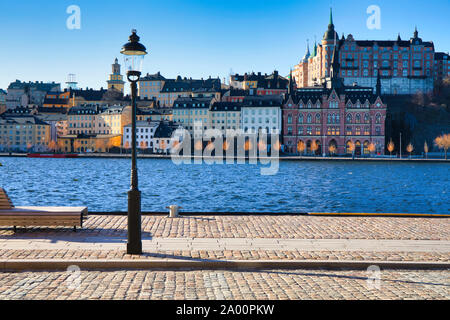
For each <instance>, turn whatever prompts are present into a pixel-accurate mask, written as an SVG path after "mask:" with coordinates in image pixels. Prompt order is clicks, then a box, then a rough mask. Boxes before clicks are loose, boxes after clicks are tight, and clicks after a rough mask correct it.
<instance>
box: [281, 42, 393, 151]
mask: <svg viewBox="0 0 450 320" xmlns="http://www.w3.org/2000/svg"><path fill="white" fill-rule="evenodd" d="M337 54H338V53H337V49H336V48H335V49H334V52H333V59H332V66H331V71H330V77H327V78H326V79H325V81H324V82H323V84H322V85H320V86H319V85H318V86H313V87H303V88H299V89H297V90H295V91H294V90H293V84H292V82H291V83H290V84H289V90H288V94H287V95H286V98H285V102H284V105H283V107H282V108H283V110H282V116H283V145H284V151H285V152H287V153H291V154H312V153H314V152H313V151H312V150H311V149H312V148H311V146H312V145H313V144H315V145H317V147H318V148H317V150H316V151H315V153H316V154H317V155H322V154H329V153H330V147H331V146H334V149H335V152H334V153H335V154H351V153H353V152H352V151H350V150H351V148H349V146H351V145H352V144H353V145H354V146H355V150H354V153H355V154H356V155H368V154H369V153H370V151H369V149H370V148H369V146H370V145H371V144H373V145H374V146H375V152H376V153H378V154H384V151H385V119H386V108H387V106H386V104H385V103H383V101H382V99H381V81H380V76H378V79H377V85H376V90H375V93H374V92H373V91H374V90H373V88H372V87H361V86H356V85H353V86H346V85H344V81H343V79H342V78H341V77H340V73H339V68H340V65H339V62H338V59H335V57H337ZM302 145H304V146H305V148H304V149H305V150H303V151H299V150H302V149H303V148H302ZM331 150H333V148H332V149H331Z"/></svg>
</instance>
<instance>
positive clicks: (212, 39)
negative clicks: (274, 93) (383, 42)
mask: <svg viewBox="0 0 450 320" xmlns="http://www.w3.org/2000/svg"><path fill="white" fill-rule="evenodd" d="M72 4H75V5H78V6H79V7H80V8H81V29H80V30H69V29H67V28H66V20H67V18H68V16H69V14H67V13H66V8H67V7H68V6H69V5H72ZM372 4H375V5H378V6H379V7H380V9H381V30H369V29H368V28H367V27H366V20H367V18H368V14H367V13H366V9H367V7H368V6H369V5H372ZM330 6H332V7H333V16H334V24H335V26H336V30H337V32H338V33H339V35H342V33H345V35H347V34H348V33H351V34H353V36H354V37H355V38H356V39H395V38H396V37H397V34H398V32H400V33H401V36H402V38H403V39H409V38H410V37H411V36H412V33H413V31H414V26H415V25H417V27H418V30H419V36H421V37H422V38H423V39H424V40H427V41H434V43H435V48H436V50H437V51H445V52H447V51H450V37H449V30H450V23H449V19H448V14H449V12H450V1H448V0H427V1H423V0H395V1H393V0H388V1H386V0H367V1H366V0H360V1H354V0H353V1H352V0H339V1H337V0H334V1H330V0H323V1H321V0H304V1H298V0H297V1H292V0H282V1H278V0H273V1H264V0H226V1H224V0H220V1H219V0H203V1H202V0H184V1H181V0H164V1H161V0H158V1H154V0H146V1H144V0H136V1H115V0H111V1H97V0H96V1H92V0H90V1H86V0H70V1H66V0H58V1H49V0H40V1H35V0H34V1H31V0H21V1H10V0H4V1H2V10H1V12H0V38H1V41H2V45H1V48H2V50H1V51H0V66H1V69H0V88H3V89H6V87H7V86H8V84H9V83H10V82H11V81H14V80H15V79H20V80H25V81H30V80H31V81H35V80H39V81H57V82H61V83H64V82H65V81H66V79H67V75H68V74H69V73H75V74H76V77H77V80H78V82H79V86H81V87H83V88H85V87H87V86H89V87H94V88H100V87H101V86H103V87H105V86H106V78H107V76H108V74H109V73H110V70H111V66H110V65H111V63H112V62H113V60H114V58H115V57H118V58H119V61H120V62H122V58H121V57H120V53H119V51H120V48H121V46H122V44H124V43H125V42H126V41H127V39H128V35H129V34H130V30H131V29H132V28H136V29H137V30H138V35H139V36H141V41H142V42H143V43H144V44H145V45H146V46H147V48H148V49H149V53H150V54H149V55H148V56H147V57H146V61H145V63H144V72H150V73H154V72H157V71H161V72H162V74H163V75H164V76H166V77H175V76H176V75H178V74H180V75H182V76H188V77H194V78H201V77H205V78H206V77H208V76H209V75H211V76H213V77H217V76H220V77H221V78H223V77H225V76H228V74H229V72H230V69H232V70H233V72H238V73H244V72H247V71H255V72H257V71H261V72H263V73H264V72H267V73H269V72H271V71H272V70H274V69H277V70H279V71H280V73H281V74H283V75H285V74H288V72H289V69H290V68H291V67H292V66H293V65H294V64H296V63H298V61H299V59H300V58H301V57H302V56H303V54H304V52H305V47H306V39H309V40H310V44H311V43H313V41H314V36H316V37H317V39H318V40H320V39H321V38H322V36H323V33H324V32H325V30H326V28H327V24H328V17H329V8H330Z"/></svg>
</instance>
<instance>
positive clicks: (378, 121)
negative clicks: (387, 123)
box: [375, 113, 381, 124]
mask: <svg viewBox="0 0 450 320" xmlns="http://www.w3.org/2000/svg"><path fill="white" fill-rule="evenodd" d="M375 123H378V124H379V123H381V114H379V113H377V115H376V117H375Z"/></svg>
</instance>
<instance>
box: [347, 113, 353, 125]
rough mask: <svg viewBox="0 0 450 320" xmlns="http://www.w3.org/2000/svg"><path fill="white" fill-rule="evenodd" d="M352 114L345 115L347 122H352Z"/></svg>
mask: <svg viewBox="0 0 450 320" xmlns="http://www.w3.org/2000/svg"><path fill="white" fill-rule="evenodd" d="M352 120H353V119H352V115H351V114H350V113H349V114H348V115H347V123H352Z"/></svg>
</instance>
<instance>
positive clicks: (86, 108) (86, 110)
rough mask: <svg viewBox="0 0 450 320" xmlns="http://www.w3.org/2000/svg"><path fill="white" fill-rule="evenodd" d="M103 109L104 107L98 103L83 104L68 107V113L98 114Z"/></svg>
mask: <svg viewBox="0 0 450 320" xmlns="http://www.w3.org/2000/svg"><path fill="white" fill-rule="evenodd" d="M103 110H104V107H100V106H98V105H83V106H75V107H72V108H70V109H69V113H68V114H99V113H100V112H102V111H103Z"/></svg>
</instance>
